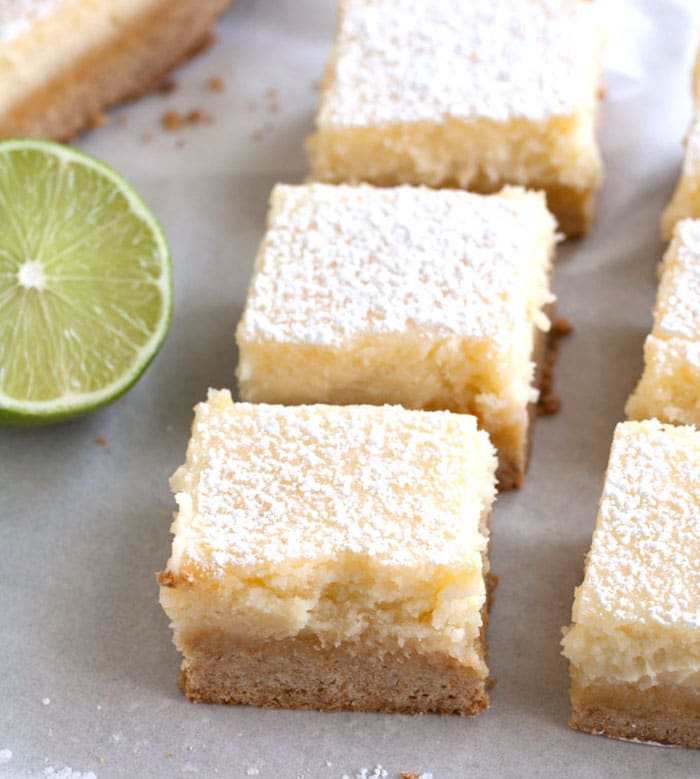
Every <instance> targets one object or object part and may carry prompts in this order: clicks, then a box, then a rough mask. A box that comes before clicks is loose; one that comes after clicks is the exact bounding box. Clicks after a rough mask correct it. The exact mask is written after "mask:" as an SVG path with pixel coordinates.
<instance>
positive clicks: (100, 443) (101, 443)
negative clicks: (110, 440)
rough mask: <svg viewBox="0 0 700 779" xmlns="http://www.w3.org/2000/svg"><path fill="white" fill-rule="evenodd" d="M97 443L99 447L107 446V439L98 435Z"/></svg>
mask: <svg viewBox="0 0 700 779" xmlns="http://www.w3.org/2000/svg"><path fill="white" fill-rule="evenodd" d="M95 443H96V444H97V445H98V446H107V439H106V438H103V437H102V436H101V435H98V436H97V438H96V439H95Z"/></svg>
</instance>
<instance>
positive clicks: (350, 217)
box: [239, 184, 554, 350]
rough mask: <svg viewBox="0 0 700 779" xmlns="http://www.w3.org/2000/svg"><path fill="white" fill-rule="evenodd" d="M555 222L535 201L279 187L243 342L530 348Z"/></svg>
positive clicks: (510, 193) (533, 197)
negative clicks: (419, 342) (372, 337)
mask: <svg viewBox="0 0 700 779" xmlns="http://www.w3.org/2000/svg"><path fill="white" fill-rule="evenodd" d="M553 241H554V222H553V219H552V218H551V216H550V215H549V214H548V212H547V211H546V208H545V204H544V199H543V197H542V196H541V195H539V194H533V193H525V191H524V190H520V189H517V188H510V189H507V190H505V191H504V193H503V194H502V195H499V196H495V195H494V196H488V197H485V196H482V195H474V194H471V193H467V192H457V191H445V190H443V191H433V190H428V189H422V188H414V187H396V188H392V189H375V188H373V187H369V186H360V187H350V186H329V185H325V184H310V185H305V186H300V187H292V186H284V185H279V186H277V187H276V188H275V191H274V193H273V196H272V210H271V215H270V221H269V229H268V231H267V234H266V237H265V239H264V241H263V244H262V246H261V249H260V252H259V255H258V261H257V264H256V272H255V275H254V277H253V281H252V282H251V287H250V291H249V295H248V302H247V305H246V310H245V313H244V316H243V319H242V321H241V325H240V330H239V335H240V336H242V337H243V338H245V339H255V338H263V339H270V340H279V341H282V342H287V341H291V342H295V343H309V344H315V345H324V346H338V345H340V344H342V343H343V342H347V341H348V339H352V338H354V337H357V336H362V335H367V334H378V333H404V332H406V330H407V329H410V328H412V327H419V328H421V329H422V331H424V335H425V337H430V336H433V337H434V336H439V337H444V336H448V337H449V336H454V335H456V336H458V337H461V338H469V337H475V338H478V339H480V340H481V341H482V342H487V343H490V344H491V345H492V347H493V348H494V349H503V350H508V349H511V348H514V347H522V344H523V339H528V338H530V336H531V333H532V326H533V323H538V324H539V325H540V326H541V327H543V328H546V327H547V326H548V322H547V319H546V317H545V316H544V315H543V314H542V312H541V308H542V306H543V305H544V304H545V303H547V302H548V301H549V300H551V295H550V294H549V290H548V269H549V263H550V257H549V253H550V249H551V247H552V245H553Z"/></svg>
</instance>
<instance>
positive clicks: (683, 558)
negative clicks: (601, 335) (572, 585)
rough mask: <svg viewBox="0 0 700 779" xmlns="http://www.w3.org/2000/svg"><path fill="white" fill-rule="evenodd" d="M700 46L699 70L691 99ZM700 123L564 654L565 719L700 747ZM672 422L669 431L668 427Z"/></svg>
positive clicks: (667, 218)
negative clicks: (567, 679)
mask: <svg viewBox="0 0 700 779" xmlns="http://www.w3.org/2000/svg"><path fill="white" fill-rule="evenodd" d="M699 90H700V55H699V56H698V59H697V64H696V68H695V93H696V100H698V98H700V94H698V91H699ZM699 165H700V124H699V123H698V119H697V118H696V119H695V121H694V126H693V129H692V131H691V134H690V137H689V139H688V149H687V154H686V160H685V163H684V168H683V175H682V177H681V181H680V183H679V186H678V189H677V191H676V194H675V196H674V200H673V202H672V204H671V205H670V206H669V208H668V209H667V211H666V213H665V214H664V218H663V226H664V230H665V232H666V233H667V234H668V235H669V237H672V241H671V244H670V246H669V248H668V250H667V252H666V255H665V256H664V259H663V262H662V264H661V267H660V284H659V289H658V293H657V299H656V306H655V308H654V324H653V328H652V331H651V333H650V334H649V336H648V337H647V339H646V342H645V345H644V362H645V365H644V372H643V374H642V377H641V379H640V381H639V383H638V384H637V387H636V388H635V390H634V392H633V393H632V395H631V397H630V398H629V400H628V402H627V407H626V412H627V416H628V418H630V419H631V420H637V421H629V422H626V423H623V424H621V425H619V426H618V428H617V430H616V432H615V438H614V441H613V445H612V451H611V453H610V462H609V464H608V471H607V475H606V479H605V486H604V489H603V496H602V499H601V503H600V512H599V515H598V521H597V524H596V529H595V532H594V535H593V541H592V546H591V550H590V553H589V555H588V559H587V564H586V572H585V577H584V581H583V584H582V585H581V587H579V588H578V590H577V592H576V598H575V602H574V608H573V624H572V626H571V627H570V628H569V629H568V630H567V631H566V635H565V638H564V642H563V644H564V654H565V655H566V657H568V658H569V661H570V669H571V724H572V726H574V727H576V728H580V729H581V730H585V731H590V732H592V733H602V734H605V735H608V736H613V737H616V738H623V739H630V740H634V741H650V742H655V743H662V744H672V745H678V746H686V747H695V748H697V747H700V671H698V668H700V432H698V427H700V220H697V219H687V218H686V219H683V218H681V219H680V221H678V220H679V217H682V216H684V215H688V214H695V215H700V178H698V171H699V170H700V168H699V167H698V166H699ZM674 425H677V426H674Z"/></svg>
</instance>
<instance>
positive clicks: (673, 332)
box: [653, 219, 700, 341]
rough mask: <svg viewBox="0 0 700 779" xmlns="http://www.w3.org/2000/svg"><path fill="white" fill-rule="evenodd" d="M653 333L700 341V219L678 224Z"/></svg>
mask: <svg viewBox="0 0 700 779" xmlns="http://www.w3.org/2000/svg"><path fill="white" fill-rule="evenodd" d="M653 333H654V335H655V336H656V337H657V338H670V337H677V338H684V339H686V340H690V341H700V220H696V219H685V220H683V221H682V222H679V223H678V225H677V227H676V237H675V238H674V242H673V244H672V245H671V247H670V249H669V252H668V254H667V256H666V259H665V261H664V265H663V276H662V279H661V283H660V285H659V292H658V296H657V304H656V311H655V321H654V330H653Z"/></svg>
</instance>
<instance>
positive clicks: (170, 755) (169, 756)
mask: <svg viewBox="0 0 700 779" xmlns="http://www.w3.org/2000/svg"><path fill="white" fill-rule="evenodd" d="M165 756H166V758H167V759H168V760H172V759H173V757H174V755H173V753H172V752H166V754H165Z"/></svg>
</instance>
